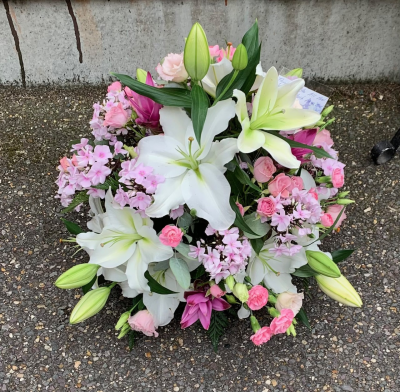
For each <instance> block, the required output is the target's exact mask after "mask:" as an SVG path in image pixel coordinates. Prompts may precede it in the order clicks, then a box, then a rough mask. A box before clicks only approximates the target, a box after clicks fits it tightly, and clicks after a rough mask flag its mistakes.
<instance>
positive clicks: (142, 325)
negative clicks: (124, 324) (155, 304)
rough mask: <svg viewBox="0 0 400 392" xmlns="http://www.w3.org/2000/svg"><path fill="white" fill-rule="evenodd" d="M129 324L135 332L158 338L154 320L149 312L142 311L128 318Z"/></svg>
mask: <svg viewBox="0 0 400 392" xmlns="http://www.w3.org/2000/svg"><path fill="white" fill-rule="evenodd" d="M128 323H129V325H130V326H131V328H132V329H133V330H134V331H138V332H143V333H144V334H145V335H146V336H153V335H154V336H155V337H157V336H158V332H157V331H156V328H157V327H156V326H155V324H154V319H153V316H152V315H151V313H150V312H149V311H148V310H140V311H139V312H137V313H136V314H135V315H133V316H130V317H129V318H128Z"/></svg>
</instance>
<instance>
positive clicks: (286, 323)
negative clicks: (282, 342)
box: [271, 309, 294, 335]
mask: <svg viewBox="0 0 400 392" xmlns="http://www.w3.org/2000/svg"><path fill="white" fill-rule="evenodd" d="M280 313H281V314H280V316H279V317H275V318H274V319H273V320H272V323H271V331H272V333H273V334H274V335H276V334H278V333H285V332H286V331H287V329H288V328H289V327H290V325H291V324H292V321H293V318H294V313H293V310H291V309H282V310H281V312H280Z"/></svg>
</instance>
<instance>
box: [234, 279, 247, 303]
mask: <svg viewBox="0 0 400 392" xmlns="http://www.w3.org/2000/svg"><path fill="white" fill-rule="evenodd" d="M232 292H233V294H234V295H235V297H236V298H238V299H239V301H240V302H247V300H248V299H249V290H248V289H247V286H246V285H245V284H244V283H236V284H235V287H234V288H233V290H232Z"/></svg>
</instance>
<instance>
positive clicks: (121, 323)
mask: <svg viewBox="0 0 400 392" xmlns="http://www.w3.org/2000/svg"><path fill="white" fill-rule="evenodd" d="M130 315H131V312H130V310H128V311H127V312H125V313H122V314H121V317H120V318H119V320H118V322H117V324H116V326H115V329H116V330H117V331H118V330H119V329H121V328H122V327H123V326H124V325H125V324H126V322H127V321H128V318H129V316H130Z"/></svg>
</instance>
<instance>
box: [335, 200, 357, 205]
mask: <svg viewBox="0 0 400 392" xmlns="http://www.w3.org/2000/svg"><path fill="white" fill-rule="evenodd" d="M352 203H355V201H354V200H350V199H338V200H336V204H339V205H341V206H347V205H349V204H352Z"/></svg>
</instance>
